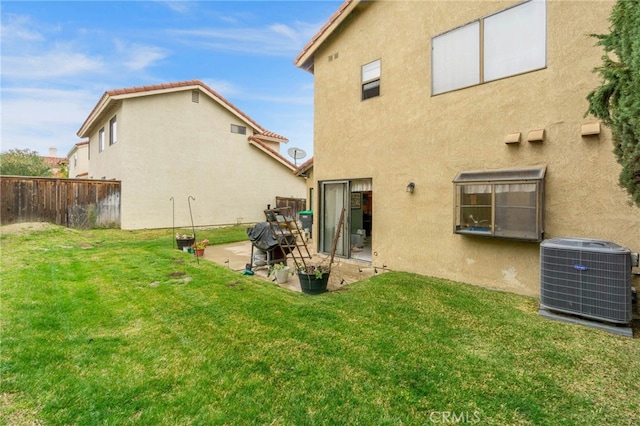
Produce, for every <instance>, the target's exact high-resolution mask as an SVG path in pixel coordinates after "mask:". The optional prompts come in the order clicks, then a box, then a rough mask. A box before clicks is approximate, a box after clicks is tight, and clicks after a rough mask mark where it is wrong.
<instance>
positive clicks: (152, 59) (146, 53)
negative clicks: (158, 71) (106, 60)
mask: <svg viewBox="0 0 640 426" xmlns="http://www.w3.org/2000/svg"><path fill="white" fill-rule="evenodd" d="M115 44H116V51H117V52H118V55H117V56H118V57H120V58H123V59H120V60H121V61H122V63H123V64H124V66H125V67H127V68H128V69H130V70H133V71H140V70H144V69H146V68H149V67H151V66H153V65H154V64H155V63H156V62H158V61H160V60H162V59H164V58H166V57H167V51H166V50H165V49H162V48H160V47H156V46H146V45H142V44H135V43H134V44H127V43H125V42H122V41H120V40H116V41H115Z"/></svg>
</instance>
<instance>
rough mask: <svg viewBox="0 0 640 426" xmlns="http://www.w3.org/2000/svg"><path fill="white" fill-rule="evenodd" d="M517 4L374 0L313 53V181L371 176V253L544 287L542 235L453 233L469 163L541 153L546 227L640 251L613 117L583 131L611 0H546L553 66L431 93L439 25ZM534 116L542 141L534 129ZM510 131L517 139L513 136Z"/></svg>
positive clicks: (447, 273) (489, 165)
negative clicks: (370, 71)
mask: <svg viewBox="0 0 640 426" xmlns="http://www.w3.org/2000/svg"><path fill="white" fill-rule="evenodd" d="M514 4H517V2H488V1H482V2H448V1H443V2H405V1H401V2H372V3H371V4H369V5H368V6H366V7H364V8H361V9H360V11H359V12H358V13H357V14H355V15H354V16H353V17H350V18H349V19H348V22H347V25H343V26H342V27H341V28H339V29H338V30H337V31H336V32H335V34H334V35H333V36H332V38H330V39H329V40H328V41H327V42H326V43H325V44H324V45H323V46H322V47H321V48H320V49H319V51H318V52H317V54H316V56H315V58H316V59H315V62H314V65H315V68H314V75H315V93H316V96H315V141H314V143H315V148H314V172H315V180H316V181H323V180H332V179H344V178H347V179H352V178H360V177H372V180H373V194H374V195H373V200H374V204H373V239H372V241H373V252H374V256H373V263H374V264H375V265H383V264H384V265H387V266H388V267H389V268H390V269H396V270H405V271H411V272H417V273H421V274H425V275H433V276H438V277H444V278H449V279H454V280H460V281H465V282H469V283H474V284H479V285H483V286H488V287H493V288H500V289H506V290H510V291H515V292H518V293H523V294H538V292H539V244H538V243H530V242H517V241H508V240H493V239H486V238H480V237H470V236H462V235H456V234H454V233H453V213H454V209H453V184H452V180H453V179H454V178H455V176H456V174H457V173H458V172H460V171H463V170H492V169H506V168H520V167H530V166H538V165H545V166H546V167H547V177H546V179H545V185H546V197H545V210H544V213H545V230H546V232H545V238H551V237H558V236H575V237H588V238H597V239H603V240H609V241H613V242H616V243H618V244H621V245H623V246H627V247H629V248H630V249H632V250H636V251H638V250H640V247H639V246H640V242H639V241H638V240H637V236H638V235H639V234H640V210H639V209H637V208H635V207H631V206H629V205H628V203H627V196H626V194H625V192H624V191H623V190H622V189H621V188H619V186H618V185H617V177H618V173H619V166H618V165H617V163H616V161H615V158H614V155H613V154H612V144H611V137H610V134H609V132H608V130H607V129H605V128H603V132H602V134H601V135H599V136H596V137H582V136H581V134H580V127H581V125H582V124H583V123H586V122H590V121H594V119H593V117H586V118H585V117H584V113H585V111H586V109H587V102H586V100H585V98H586V96H587V94H588V92H589V91H590V90H592V89H593V88H595V87H596V86H597V85H598V83H599V81H598V77H597V76H596V75H595V74H593V73H592V69H593V68H594V67H595V66H597V65H598V64H599V62H600V57H601V54H602V51H601V49H600V48H599V47H596V46H595V40H594V39H593V38H590V37H589V36H588V34H590V33H601V32H607V31H608V16H609V12H610V10H611V7H612V5H613V2H607V1H599V2H589V1H584V2H583V1H572V2H568V1H549V2H548V3H547V67H546V68H545V69H542V70H538V71H534V72H529V73H526V74H522V75H519V76H513V77H509V78H505V79H502V80H498V81H494V82H489V83H485V84H481V85H478V86H474V87H470V88H465V89H461V90H457V91H454V92H449V93H444V94H441V95H438V96H431V89H430V87H431V39H432V37H433V36H435V35H438V34H441V33H443V32H445V31H448V30H451V29H454V28H456V27H459V26H461V25H464V24H467V23H469V22H470V21H472V20H475V19H478V18H481V17H484V16H487V15H489V14H492V13H495V12H498V11H500V10H502V9H504V8H506V7H508V6H510V5H514ZM525 30H526V29H523V31H525ZM365 34H366V36H364V35H365ZM336 53H337V54H338V55H337V58H336V56H335V54H336ZM330 56H332V60H328V58H329V57H330ZM376 59H380V60H381V79H380V81H381V85H380V94H381V95H380V96H379V97H376V98H372V99H368V100H366V101H361V100H360V96H361V95H360V90H361V82H360V70H361V66H362V65H364V64H366V63H369V62H371V61H373V60H376ZM536 129H544V130H545V134H546V137H545V140H544V142H542V143H540V142H534V143H531V142H528V141H527V140H526V138H527V133H528V132H529V131H531V130H536ZM514 132H521V133H522V141H521V143H520V144H517V145H506V144H505V143H504V139H505V136H506V135H507V134H510V133H514ZM409 181H413V182H415V183H416V190H415V193H414V194H408V193H406V192H405V190H404V189H405V187H406V185H407V183H408V182H409Z"/></svg>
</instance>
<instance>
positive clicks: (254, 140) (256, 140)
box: [249, 135, 296, 171]
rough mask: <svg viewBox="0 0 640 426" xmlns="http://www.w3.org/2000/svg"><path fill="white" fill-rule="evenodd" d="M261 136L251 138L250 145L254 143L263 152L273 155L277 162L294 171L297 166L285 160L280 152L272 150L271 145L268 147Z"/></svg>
mask: <svg viewBox="0 0 640 426" xmlns="http://www.w3.org/2000/svg"><path fill="white" fill-rule="evenodd" d="M259 136H260V135H257V136H249V143H252V144H253V145H258V147H259V148H260V149H262V150H263V151H265V152H267V154H269V155H271V156H272V157H274V158H275V159H276V160H278V161H279V162H281V163H283V164H284V165H285V166H287V167H288V168H290V169H291V170H292V171H293V170H294V169H295V168H296V166H295V164H293V163H292V162H291V161H289V160H288V159H287V158H285V157H284V156H283V155H282V154H280V153H279V152H278V151H276V150H275V149H273V148H271V147H270V146H269V145H267V144H266V143H264V142H263V141H261V140H260V137H259Z"/></svg>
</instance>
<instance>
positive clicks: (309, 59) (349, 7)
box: [293, 0, 368, 74]
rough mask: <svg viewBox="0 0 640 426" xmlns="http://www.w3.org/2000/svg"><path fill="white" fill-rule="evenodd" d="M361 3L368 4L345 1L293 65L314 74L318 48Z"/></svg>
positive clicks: (356, 0) (358, 0) (350, 0)
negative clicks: (315, 56)
mask: <svg viewBox="0 0 640 426" xmlns="http://www.w3.org/2000/svg"><path fill="white" fill-rule="evenodd" d="M361 3H365V4H366V3H368V2H366V1H363V0H345V2H344V3H342V5H340V7H339V8H338V10H337V11H336V12H335V13H334V14H333V15H331V17H330V18H329V20H328V21H327V22H326V23H325V24H324V25H323V26H322V28H320V30H319V31H318V32H317V33H316V35H314V36H313V37H312V38H311V41H309V43H307V44H306V45H305V46H304V47H303V48H302V51H301V52H300V53H299V54H298V56H296V59H295V60H294V61H293V63H294V64H295V65H296V66H297V67H299V68H302V69H304V70H305V71H309V72H310V73H312V74H313V61H314V55H315V52H316V50H318V47H320V45H322V43H324V41H325V40H326V39H327V38H329V36H331V34H332V33H333V32H334V31H335V30H336V28H338V26H340V24H341V23H342V22H343V21H344V20H345V19H346V18H347V17H348V16H349V15H350V14H351V12H352V11H353V10H354V9H355V8H356V7H358V6H359V5H360V4H361Z"/></svg>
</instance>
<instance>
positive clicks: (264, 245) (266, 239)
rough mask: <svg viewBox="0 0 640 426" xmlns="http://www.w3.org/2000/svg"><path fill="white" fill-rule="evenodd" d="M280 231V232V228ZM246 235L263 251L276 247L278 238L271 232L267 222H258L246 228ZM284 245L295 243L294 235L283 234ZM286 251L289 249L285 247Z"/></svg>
mask: <svg viewBox="0 0 640 426" xmlns="http://www.w3.org/2000/svg"><path fill="white" fill-rule="evenodd" d="M280 232H282V231H281V230H280ZM247 236H248V237H249V240H250V241H251V243H252V244H253V245H254V246H255V247H257V248H259V249H260V250H264V251H272V250H274V249H276V248H277V247H278V239H277V238H276V236H275V235H274V234H273V232H272V230H271V226H269V222H258V223H256V225H255V226H254V227H253V228H247ZM282 237H283V238H284V240H285V241H284V242H285V243H286V245H295V243H296V237H295V236H293V235H291V233H289V232H287V233H286V234H283V235H282ZM285 250H286V252H287V253H288V252H289V251H290V249H287V248H285Z"/></svg>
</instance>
